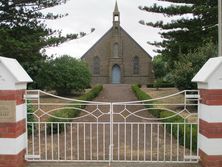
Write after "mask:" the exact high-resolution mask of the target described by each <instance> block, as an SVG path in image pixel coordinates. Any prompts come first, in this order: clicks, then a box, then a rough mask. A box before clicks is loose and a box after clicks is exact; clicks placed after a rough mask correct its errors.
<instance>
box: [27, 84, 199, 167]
mask: <svg viewBox="0 0 222 167" xmlns="http://www.w3.org/2000/svg"><path fill="white" fill-rule="evenodd" d="M135 100H137V98H136V97H135V95H134V94H133V92H132V90H131V86H130V85H104V89H103V91H102V92H101V93H100V95H99V96H98V97H97V98H96V99H95V100H94V101H99V102H126V101H135ZM138 107H139V108H138ZM140 108H141V106H130V107H129V108H128V109H129V110H131V111H132V112H133V111H136V110H139V109H140ZM87 110H88V111H91V110H92V109H90V108H88V109H87ZM101 110H107V109H106V108H105V107H104V108H101ZM114 110H115V111H116V112H119V111H121V110H123V106H116V108H115V107H114ZM144 114H145V115H142V116H144V117H152V115H150V114H149V113H148V112H144ZM105 119H109V118H104V119H103V120H101V121H106V120H105ZM114 120H115V121H117V122H121V121H122V119H120V118H118V117H117V118H114ZM128 121H130V122H137V121H138V119H136V118H130V119H129V120H128ZM144 126H145V125H144ZM129 128H130V127H129ZM129 128H127V129H126V130H127V131H126V132H127V133H126V134H131V130H132V129H129ZM120 129H121V127H120ZM122 129H123V128H122ZM134 129H135V130H134V134H135V138H134V136H133V140H134V139H135V142H133V146H132V145H130V143H131V141H130V140H131V139H130V136H129V137H127V138H126V139H125V140H124V134H120V135H119V139H118V140H115V139H117V138H118V137H117V135H118V133H119V131H118V129H117V126H116V128H115V127H114V134H113V135H114V141H113V142H114V154H115V155H114V159H115V160H117V158H119V159H120V160H124V151H123V150H124V148H125V147H126V148H125V149H126V151H127V152H128V151H130V147H132V148H133V159H135V158H137V155H138V152H137V150H138V147H137V146H138V145H137V144H138V143H137V141H138V140H137V137H136V136H137V133H138V131H137V130H136V129H137V127H134ZM147 129H149V127H148V126H147ZM161 131H162V130H161V127H160V132H161ZM146 133H147V134H149V133H150V131H149V130H147V131H146ZM101 135H102V136H103V134H102V133H101ZM106 135H108V136H107V138H109V133H106ZM115 135H116V136H115ZM153 135H154V136H157V135H156V129H155V127H154V129H153ZM102 136H101V138H102ZM139 136H140V138H141V139H140V140H139V143H140V144H142V147H140V146H139V149H141V154H140V156H141V157H142V158H143V154H144V152H143V146H144V144H143V143H144V141H143V138H144V137H143V136H144V132H143V131H141V132H140V135H139ZM99 137H100V135H99ZM159 138H162V141H163V136H161V135H159ZM166 138H169V136H166ZM136 140H137V141H136ZM159 140H160V141H161V139H159ZM166 140H167V139H166ZM124 142H126V143H124ZM154 142H155V141H154ZM173 142H174V141H173ZM119 143H120V144H119ZM101 145H102V144H101ZM118 145H119V146H118ZM161 145H163V144H161V143H160V146H161ZM117 146H118V147H117ZM146 147H147V148H150V141H149V139H147V143H146ZM106 148H108V145H107V146H106ZM99 149H100V148H99ZM120 149H122V151H120V153H118V150H120ZM128 149H129V150H128ZM134 149H135V151H134ZM160 149H161V147H160ZM181 149H183V148H181ZM101 150H102V148H101ZM86 151H87V150H86ZM160 151H161V150H160ZM181 151H183V150H181ZM87 152H88V151H87ZM153 152H154V150H153ZM101 153H102V154H103V152H101ZM117 154H118V156H117ZM134 154H135V155H134ZM155 154H156V153H154V155H155ZM106 155H107V156H108V149H107V150H106ZM149 155H150V153H147V157H148V158H147V160H149ZM131 156H132V155H131ZM160 157H161V156H160ZM107 158H108V157H107ZM107 158H106V159H107ZM125 158H126V159H128V160H129V159H130V154H127V156H126V155H125ZM154 159H155V158H154ZM108 165H109V164H108V163H64V162H61V163H59V162H56V163H54V162H45V163H29V164H28V167H39V166H41V167H71V166H72V167H108ZM111 166H112V167H134V166H137V167H200V165H198V164H181V163H180V164H177V163H133V162H132V163H112V164H111Z"/></svg>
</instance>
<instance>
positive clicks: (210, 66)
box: [192, 57, 222, 83]
mask: <svg viewBox="0 0 222 167" xmlns="http://www.w3.org/2000/svg"><path fill="white" fill-rule="evenodd" d="M220 65H222V57H215V58H211V59H209V60H208V61H207V62H206V63H205V64H204V66H203V67H202V68H201V69H200V71H199V72H198V73H197V74H196V75H195V77H194V78H193V79H192V82H203V83H206V82H207V80H208V79H209V77H210V76H211V75H212V74H213V73H214V72H215V71H216V70H217V69H218V68H219V67H220Z"/></svg>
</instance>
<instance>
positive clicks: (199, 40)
mask: <svg viewBox="0 0 222 167" xmlns="http://www.w3.org/2000/svg"><path fill="white" fill-rule="evenodd" d="M158 1H167V2H170V3H171V4H172V5H170V6H168V7H163V6H161V5H157V4H154V5H153V6H151V7H147V6H145V7H140V9H141V10H144V11H147V12H154V13H162V14H164V15H165V16H168V17H174V16H181V17H180V18H179V19H176V20H173V21H171V22H170V23H163V21H157V22H156V23H153V22H148V23H146V25H148V26H151V27H154V28H161V29H162V31H161V32H160V35H161V37H162V38H163V41H161V42H154V43H150V44H152V45H155V46H157V47H158V48H160V49H157V50H156V52H158V53H160V54H162V55H163V56H165V57H166V60H167V61H168V64H169V66H170V67H171V68H174V62H175V61H178V60H179V55H181V54H183V55H186V54H188V53H189V52H193V51H194V50H196V48H198V47H200V46H202V45H203V43H204V41H206V40H208V39H211V40H212V42H213V43H214V44H216V43H217V22H218V16H217V11H218V10H217V0H195V1H193V0H158ZM185 14H192V17H187V16H186V17H185ZM140 23H141V24H145V22H144V21H140Z"/></svg>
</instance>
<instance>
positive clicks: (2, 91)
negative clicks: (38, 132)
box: [0, 57, 32, 167]
mask: <svg viewBox="0 0 222 167" xmlns="http://www.w3.org/2000/svg"><path fill="white" fill-rule="evenodd" d="M28 82H32V79H31V78H30V77H29V76H28V74H27V73H26V72H25V70H24V69H23V68H22V67H21V65H20V64H19V63H18V62H17V61H16V60H15V59H9V58H4V57H0V167H23V166H25V159H24V156H25V149H26V113H27V111H26V105H25V102H24V99H23V95H24V93H25V90H26V86H27V83H28Z"/></svg>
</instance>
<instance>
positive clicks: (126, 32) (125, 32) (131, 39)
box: [120, 27, 152, 59]
mask: <svg viewBox="0 0 222 167" xmlns="http://www.w3.org/2000/svg"><path fill="white" fill-rule="evenodd" d="M120 28H121V30H123V32H125V33H126V35H127V36H128V37H129V38H130V39H131V40H132V41H133V42H134V43H135V44H136V45H137V46H138V47H139V48H140V49H142V50H143V51H144V52H145V53H146V54H147V56H149V57H150V58H151V59H152V57H151V56H150V55H149V53H147V52H146V50H145V49H143V48H142V46H140V45H139V44H138V42H136V40H135V39H133V37H131V36H130V35H129V34H128V33H127V32H126V31H125V30H124V29H123V28H122V27H120Z"/></svg>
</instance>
